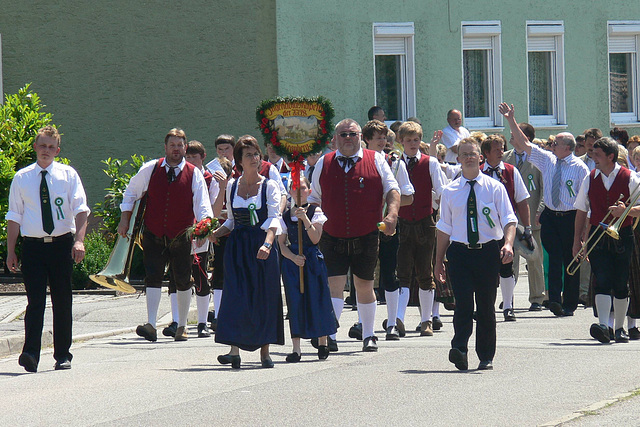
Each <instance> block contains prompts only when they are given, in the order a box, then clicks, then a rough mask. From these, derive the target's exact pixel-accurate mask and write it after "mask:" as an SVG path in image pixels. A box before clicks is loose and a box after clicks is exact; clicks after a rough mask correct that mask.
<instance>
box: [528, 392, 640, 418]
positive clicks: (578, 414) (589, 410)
mask: <svg viewBox="0 0 640 427" xmlns="http://www.w3.org/2000/svg"><path fill="white" fill-rule="evenodd" d="M638 390H640V389H638ZM638 390H632V391H629V392H627V393H622V394H619V395H617V396H614V397H612V398H610V399H605V400H601V401H599V402H595V403H592V404H591V405H589V406H587V407H585V408H582V409H579V410H577V411H575V412H572V413H570V414H568V415H565V416H564V417H561V418H558V419H556V420H553V421H549V422H546V423H544V424H539V425H538V427H557V426H561V425H563V424H565V423H568V422H569V421H574V420H577V419H579V418H582V417H588V416H592V415H595V416H597V414H593V412H596V411H599V410H600V409H604V408H606V407H608V406H611V405H615V404H616V403H619V402H622V401H624V400H627V399H628V398H630V397H632V396H633V395H634V394H636V393H637V392H638Z"/></svg>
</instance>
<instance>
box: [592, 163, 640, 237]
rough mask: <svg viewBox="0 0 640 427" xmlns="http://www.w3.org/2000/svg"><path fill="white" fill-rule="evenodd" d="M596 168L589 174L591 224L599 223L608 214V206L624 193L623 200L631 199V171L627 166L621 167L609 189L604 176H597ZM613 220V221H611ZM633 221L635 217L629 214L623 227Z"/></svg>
mask: <svg viewBox="0 0 640 427" xmlns="http://www.w3.org/2000/svg"><path fill="white" fill-rule="evenodd" d="M595 175H596V170H595V169H594V170H592V171H591V173H590V174H589V203H590V205H591V218H589V223H590V224H591V225H598V224H600V222H601V221H602V220H603V219H604V217H605V216H606V215H607V208H608V207H609V206H612V205H613V204H614V203H615V202H616V200H618V197H619V196H620V195H621V194H622V195H623V198H622V200H628V199H629V178H630V177H631V171H630V170H629V169H627V168H625V167H621V168H620V170H619V171H618V175H616V179H614V180H613V184H611V188H610V189H609V191H607V189H606V188H605V187H604V183H603V182H602V178H598V179H596V178H595ZM610 222H613V221H610ZM632 223H633V218H632V217H630V216H628V217H627V218H626V219H625V220H624V221H623V222H622V226H621V228H622V227H627V226H629V225H631V224H632Z"/></svg>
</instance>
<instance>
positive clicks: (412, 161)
mask: <svg viewBox="0 0 640 427" xmlns="http://www.w3.org/2000/svg"><path fill="white" fill-rule="evenodd" d="M416 163H418V159H417V158H416V157H415V156H414V157H409V163H408V164H407V169H409V170H411V169H413V167H414V166H415V165H416Z"/></svg>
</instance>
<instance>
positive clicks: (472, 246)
mask: <svg viewBox="0 0 640 427" xmlns="http://www.w3.org/2000/svg"><path fill="white" fill-rule="evenodd" d="M467 249H482V243H476V244H475V245H470V244H467Z"/></svg>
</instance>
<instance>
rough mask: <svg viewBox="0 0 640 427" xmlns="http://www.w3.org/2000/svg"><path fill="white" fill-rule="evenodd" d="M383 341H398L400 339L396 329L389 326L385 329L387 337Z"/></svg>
mask: <svg viewBox="0 0 640 427" xmlns="http://www.w3.org/2000/svg"><path fill="white" fill-rule="evenodd" d="M384 339H385V340H387V341H398V340H399V339H400V335H399V334H398V329H397V328H396V327H395V326H389V327H388V328H387V335H386V336H385V338H384Z"/></svg>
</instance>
